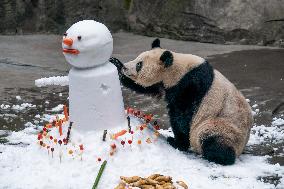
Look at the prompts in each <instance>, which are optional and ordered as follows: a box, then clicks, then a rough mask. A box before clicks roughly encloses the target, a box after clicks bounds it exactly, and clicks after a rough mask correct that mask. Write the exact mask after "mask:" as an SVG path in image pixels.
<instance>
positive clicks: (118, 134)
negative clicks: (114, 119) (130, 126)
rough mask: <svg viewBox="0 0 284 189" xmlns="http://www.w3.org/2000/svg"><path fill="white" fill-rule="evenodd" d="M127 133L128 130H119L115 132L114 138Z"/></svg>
mask: <svg viewBox="0 0 284 189" xmlns="http://www.w3.org/2000/svg"><path fill="white" fill-rule="evenodd" d="M125 133H127V131H126V130H122V131H119V132H118V133H115V134H114V135H113V139H117V138H118V137H120V136H122V135H124V134H125Z"/></svg>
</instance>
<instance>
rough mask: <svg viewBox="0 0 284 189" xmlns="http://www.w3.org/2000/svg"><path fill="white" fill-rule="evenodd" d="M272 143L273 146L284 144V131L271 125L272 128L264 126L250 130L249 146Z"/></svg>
mask: <svg viewBox="0 0 284 189" xmlns="http://www.w3.org/2000/svg"><path fill="white" fill-rule="evenodd" d="M265 142H272V143H274V144H278V143H282V142H284V129H283V128H281V127H277V126H276V125H275V124H273V123H272V126H270V127H268V126H265V125H260V126H254V127H253V128H252V129H251V133H250V140H249V142H248V144H249V145H253V144H262V143H265Z"/></svg>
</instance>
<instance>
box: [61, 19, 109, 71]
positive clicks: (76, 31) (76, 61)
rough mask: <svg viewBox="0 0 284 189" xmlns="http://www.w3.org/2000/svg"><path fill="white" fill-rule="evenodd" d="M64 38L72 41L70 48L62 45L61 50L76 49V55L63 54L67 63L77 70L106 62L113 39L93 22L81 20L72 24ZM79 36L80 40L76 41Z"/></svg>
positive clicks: (103, 27) (103, 28) (100, 25)
mask: <svg viewBox="0 0 284 189" xmlns="http://www.w3.org/2000/svg"><path fill="white" fill-rule="evenodd" d="M66 34H67V35H66V36H64V37H63V39H64V38H69V39H72V41H73V43H72V45H71V46H67V45H66V44H64V43H62V48H63V49H70V48H72V49H76V50H79V51H80V53H79V54H77V55H74V54H69V53H63V54H64V56H65V58H66V60H67V62H68V63H70V64H71V65H72V66H74V67H77V68H90V67H95V66H98V65H101V64H105V63H106V62H108V59H109V58H110V56H111V54H112V50H113V39H112V36H111V33H110V31H109V30H108V28H107V27H106V26H105V25H104V24H102V23H99V22H96V21H94V20H83V21H80V22H77V23H75V24H73V25H72V26H71V27H70V28H69V29H68V30H67V31H66ZM78 36H81V40H78Z"/></svg>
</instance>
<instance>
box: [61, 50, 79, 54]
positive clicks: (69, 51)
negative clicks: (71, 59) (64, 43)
mask: <svg viewBox="0 0 284 189" xmlns="http://www.w3.org/2000/svg"><path fill="white" fill-rule="evenodd" d="M62 51H63V53H68V54H75V55H77V54H79V53H80V51H79V50H77V49H65V48H64V49H62Z"/></svg>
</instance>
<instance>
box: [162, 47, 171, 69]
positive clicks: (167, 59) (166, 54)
mask: <svg viewBox="0 0 284 189" xmlns="http://www.w3.org/2000/svg"><path fill="white" fill-rule="evenodd" d="M160 60H161V61H162V62H163V63H164V64H165V68H167V67H169V66H171V65H172V64H173V62H174V56H173V54H172V53H171V52H170V51H165V52H163V54H162V55H161V57H160Z"/></svg>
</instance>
